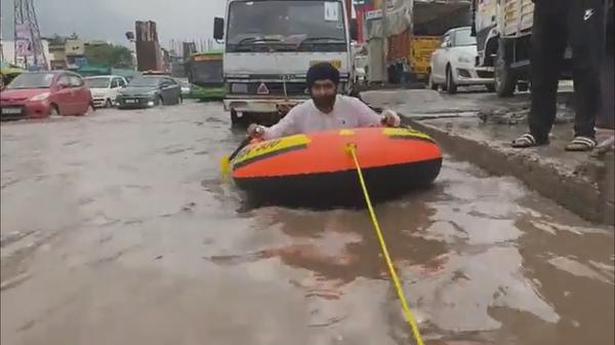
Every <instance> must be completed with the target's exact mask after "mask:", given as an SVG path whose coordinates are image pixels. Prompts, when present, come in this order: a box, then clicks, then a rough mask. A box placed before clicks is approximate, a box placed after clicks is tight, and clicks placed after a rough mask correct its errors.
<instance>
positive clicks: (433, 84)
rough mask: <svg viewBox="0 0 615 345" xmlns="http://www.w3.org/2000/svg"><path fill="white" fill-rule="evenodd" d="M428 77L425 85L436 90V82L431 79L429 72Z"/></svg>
mask: <svg viewBox="0 0 615 345" xmlns="http://www.w3.org/2000/svg"><path fill="white" fill-rule="evenodd" d="M428 78H429V79H427V87H429V88H430V89H432V90H434V91H438V84H436V83H435V82H434V81H433V75H432V74H431V73H429V77H428Z"/></svg>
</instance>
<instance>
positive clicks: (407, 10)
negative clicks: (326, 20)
mask: <svg viewBox="0 0 615 345" xmlns="http://www.w3.org/2000/svg"><path fill="white" fill-rule="evenodd" d="M470 3H471V1H470V0H389V6H388V11H387V20H386V22H387V34H388V35H389V36H391V35H398V34H400V33H403V32H404V31H406V30H408V29H409V28H412V31H413V32H414V34H416V35H436V36H438V35H442V34H444V32H446V31H447V30H448V29H451V28H453V27H458V26H465V25H470V23H471V11H470ZM374 5H375V6H374V7H375V8H379V7H378V6H376V5H377V4H376V3H375V4H374ZM367 37H368V38H376V37H382V21H380V20H378V21H374V22H373V23H371V25H369V26H368V35H367Z"/></svg>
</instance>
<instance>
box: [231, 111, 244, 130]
mask: <svg viewBox="0 0 615 345" xmlns="http://www.w3.org/2000/svg"><path fill="white" fill-rule="evenodd" d="M241 120H242V118H240V117H239V115H237V111H236V110H235V109H231V125H233V126H238V125H240V124H241Z"/></svg>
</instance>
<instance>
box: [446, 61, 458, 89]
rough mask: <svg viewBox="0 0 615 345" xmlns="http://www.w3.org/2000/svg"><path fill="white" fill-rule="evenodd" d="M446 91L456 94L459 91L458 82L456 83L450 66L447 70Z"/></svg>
mask: <svg viewBox="0 0 615 345" xmlns="http://www.w3.org/2000/svg"><path fill="white" fill-rule="evenodd" d="M446 92H448V94H449V95H454V94H456V93H457V84H455V80H454V79H453V71H452V69H451V68H450V67H449V68H447V70H446Z"/></svg>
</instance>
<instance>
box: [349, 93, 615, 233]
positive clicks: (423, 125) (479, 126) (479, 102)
mask: <svg viewBox="0 0 615 345" xmlns="http://www.w3.org/2000/svg"><path fill="white" fill-rule="evenodd" d="M568 96H569V95H568V94H566V93H561V94H560V96H559V98H560V102H561V103H566V102H567V100H568V98H569V97H568ZM361 98H362V99H363V100H364V101H365V102H367V103H368V104H370V106H372V107H374V108H392V109H394V110H396V111H397V112H398V113H400V114H401V115H403V116H404V117H405V118H406V119H407V120H408V121H409V122H410V123H411V125H412V126H413V127H414V128H416V129H418V130H421V131H424V132H426V133H428V134H430V135H431V136H432V137H434V139H436V141H438V143H439V144H440V145H441V146H442V148H443V149H444V150H445V151H446V152H448V153H450V154H452V155H453V156H455V157H456V158H458V159H462V160H467V161H469V162H471V163H473V164H476V165H478V166H480V167H481V168H483V169H485V170H487V171H489V172H490V173H493V174H496V175H512V176H515V177H516V178H518V179H520V180H521V181H523V182H524V183H525V184H527V185H528V186H529V187H530V188H531V189H533V190H536V191H537V192H539V193H541V194H542V195H544V196H546V197H548V198H550V199H553V200H555V201H556V202H557V203H559V204H560V205H562V206H564V207H566V208H568V209H570V210H571V211H573V212H575V213H577V214H579V215H580V216H582V217H583V218H586V219H588V220H591V221H594V222H597V223H606V224H614V223H615V215H614V213H615V207H614V205H615V192H614V190H615V183H614V178H615V176H614V170H615V165H614V157H613V154H612V153H609V154H607V155H606V156H604V157H601V158H595V157H592V156H591V155H589V154H588V153H577V152H575V153H572V152H565V151H564V146H565V145H566V143H567V142H568V141H569V140H570V139H571V137H572V124H571V123H570V121H571V119H572V112H571V111H570V110H569V109H568V108H567V107H566V106H565V105H562V106H560V108H559V109H560V111H559V113H558V121H557V122H558V124H556V126H555V128H554V129H553V133H552V137H551V145H549V146H546V147H540V148H531V149H525V150H518V149H512V148H511V147H510V142H511V140H512V139H514V138H515V137H517V136H518V135H520V134H522V133H524V132H526V131H527V124H526V120H525V115H526V114H527V108H528V104H527V101H528V95H527V94H525V95H517V96H515V97H513V98H508V99H498V98H497V97H496V96H495V95H493V94H489V93H479V94H460V95H455V96H448V95H440V94H439V93H437V92H435V91H431V90H411V91H409V90H398V91H369V92H365V93H362V94H361ZM612 133H613V132H612V131H611V132H605V133H600V135H601V136H604V135H612Z"/></svg>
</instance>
